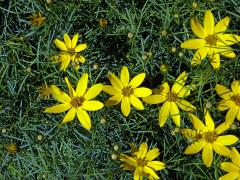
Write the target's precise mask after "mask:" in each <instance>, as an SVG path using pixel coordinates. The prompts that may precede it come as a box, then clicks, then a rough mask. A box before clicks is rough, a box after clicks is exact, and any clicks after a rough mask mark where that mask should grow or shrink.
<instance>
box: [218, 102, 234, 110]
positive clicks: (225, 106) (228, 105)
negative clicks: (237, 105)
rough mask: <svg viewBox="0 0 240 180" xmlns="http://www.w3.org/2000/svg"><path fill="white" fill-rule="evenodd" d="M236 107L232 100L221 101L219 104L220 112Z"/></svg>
mask: <svg viewBox="0 0 240 180" xmlns="http://www.w3.org/2000/svg"><path fill="white" fill-rule="evenodd" d="M232 106H234V102H233V101H232V100H221V101H219V102H218V109H219V110H220V111H225V110H227V109H229V108H231V107H232Z"/></svg>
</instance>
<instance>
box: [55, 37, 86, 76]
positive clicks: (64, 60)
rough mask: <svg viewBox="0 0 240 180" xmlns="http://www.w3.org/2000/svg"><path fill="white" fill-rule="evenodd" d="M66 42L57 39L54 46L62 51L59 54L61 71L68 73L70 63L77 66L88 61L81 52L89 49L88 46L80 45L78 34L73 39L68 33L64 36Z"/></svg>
mask: <svg viewBox="0 0 240 180" xmlns="http://www.w3.org/2000/svg"><path fill="white" fill-rule="evenodd" d="M63 38H64V42H63V41H60V40H59V39H55V40H54V41H53V42H54V44H55V45H56V46H57V47H58V48H59V49H60V50H61V53H60V54H59V56H60V59H59V61H60V62H61V70H63V71H66V69H67V67H68V65H69V63H70V61H72V62H74V63H75V64H79V63H84V62H85V61H86V59H85V58H84V57H83V56H81V54H80V52H81V51H83V50H85V49H86V48H87V44H78V45H77V42H78V34H75V35H74V36H73V38H72V40H71V39H70V37H69V36H68V34H67V33H65V34H64V36H63Z"/></svg>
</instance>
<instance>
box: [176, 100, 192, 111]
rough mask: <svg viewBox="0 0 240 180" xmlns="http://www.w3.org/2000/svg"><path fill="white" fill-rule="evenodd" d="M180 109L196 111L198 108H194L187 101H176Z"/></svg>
mask: <svg viewBox="0 0 240 180" xmlns="http://www.w3.org/2000/svg"><path fill="white" fill-rule="evenodd" d="M176 103H177V105H178V107H179V108H180V109H182V110H184V111H195V110H196V107H194V106H193V105H192V104H191V103H190V102H188V101H185V100H183V99H178V100H177V101H176Z"/></svg>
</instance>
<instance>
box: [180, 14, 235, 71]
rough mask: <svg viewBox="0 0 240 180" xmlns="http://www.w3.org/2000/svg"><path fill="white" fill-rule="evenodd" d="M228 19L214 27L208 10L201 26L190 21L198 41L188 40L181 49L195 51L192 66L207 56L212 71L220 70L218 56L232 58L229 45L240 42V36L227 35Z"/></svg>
mask: <svg viewBox="0 0 240 180" xmlns="http://www.w3.org/2000/svg"><path fill="white" fill-rule="evenodd" d="M229 21H230V18H229V17H225V18H223V19H222V20H220V21H219V22H218V23H217V24H216V25H215V23H214V17H213V14H212V12H211V11H210V10H207V11H206V12H205V16H204V21H203V26H202V25H201V24H200V23H199V22H198V21H197V20H195V19H191V28H192V31H193V33H194V34H195V35H196V36H197V37H198V39H190V40H188V41H185V42H183V43H182V44H181V48H187V49H197V52H196V53H195V55H194V56H193V59H192V61H191V64H192V65H196V64H200V63H201V61H202V60H203V59H204V58H205V57H206V56H208V57H209V60H210V62H211V65H212V67H213V68H214V69H219V68H220V55H222V56H224V57H227V58H234V57H235V56H236V54H235V53H234V52H233V49H232V48H231V47H230V45H233V44H236V43H238V42H239V41H240V36H238V35H235V34H228V33H225V31H226V30H227V28H228V25H229Z"/></svg>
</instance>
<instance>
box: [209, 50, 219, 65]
mask: <svg viewBox="0 0 240 180" xmlns="http://www.w3.org/2000/svg"><path fill="white" fill-rule="evenodd" d="M208 57H209V60H210V63H211V65H212V67H213V69H219V68H220V54H219V53H218V52H217V51H216V50H210V51H209V52H208Z"/></svg>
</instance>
